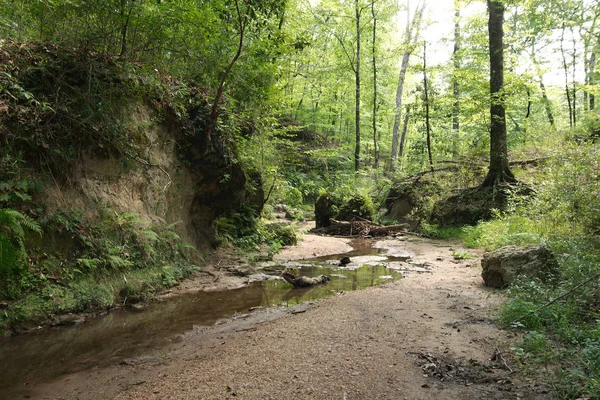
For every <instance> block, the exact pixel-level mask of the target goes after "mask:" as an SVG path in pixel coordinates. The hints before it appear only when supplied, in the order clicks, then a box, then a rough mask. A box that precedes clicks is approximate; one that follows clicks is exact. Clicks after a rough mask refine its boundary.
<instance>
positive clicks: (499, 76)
mask: <svg viewBox="0 0 600 400" xmlns="http://www.w3.org/2000/svg"><path fill="white" fill-rule="evenodd" d="M487 6H488V13H489V20H488V33H489V51H490V99H491V105H490V166H489V171H488V174H487V176H486V178H485V180H484V181H483V183H482V186H494V185H496V184H499V183H503V182H514V181H515V176H514V175H513V173H512V172H511V171H510V168H509V166H508V146H507V143H506V111H505V108H504V47H503V46H504V45H503V36H504V29H503V27H502V24H503V22H504V5H503V4H502V2H501V1H499V0H487Z"/></svg>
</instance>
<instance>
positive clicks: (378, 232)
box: [311, 221, 409, 237]
mask: <svg viewBox="0 0 600 400" xmlns="http://www.w3.org/2000/svg"><path fill="white" fill-rule="evenodd" d="M408 230H409V226H408V224H400V225H390V226H381V225H377V224H375V223H373V222H371V221H350V222H345V221H336V222H335V223H333V224H331V225H330V226H326V227H322V228H315V229H312V230H311V232H312V233H316V234H318V235H329V236H347V237H365V236H389V235H393V234H396V233H400V232H408Z"/></svg>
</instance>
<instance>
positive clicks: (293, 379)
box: [21, 235, 550, 400]
mask: <svg viewBox="0 0 600 400" xmlns="http://www.w3.org/2000/svg"><path fill="white" fill-rule="evenodd" d="M347 243H348V241H347V240H344V239H335V238H323V237H319V236H312V235H307V236H306V238H305V240H304V241H302V242H301V243H300V244H299V245H298V246H296V247H293V248H290V249H286V250H285V251H284V252H283V253H281V254H280V255H279V256H278V258H279V259H281V260H287V259H298V258H302V257H312V256H314V255H323V254H326V253H330V254H332V253H339V252H340V250H342V251H343V250H344V249H348V247H347V246H348V245H347ZM381 244H382V245H384V246H385V247H388V248H390V249H391V251H406V252H409V253H411V254H412V255H413V262H414V263H416V264H419V265H421V264H423V265H424V266H425V267H426V269H428V271H427V272H421V273H408V275H407V277H406V278H405V279H401V280H399V281H396V282H394V283H390V284H387V285H383V286H379V287H375V288H371V289H367V290H362V291H356V292H347V293H343V294H340V295H337V296H334V297H330V298H327V299H323V300H319V301H317V302H315V303H313V304H304V305H301V306H298V307H295V308H292V309H274V310H261V311H257V312H253V313H251V314H249V315H248V316H244V317H243V318H237V319H232V320H231V321H229V322H227V323H225V324H221V325H217V326H213V327H196V328H195V329H194V330H193V331H191V332H188V333H186V334H185V335H183V336H182V337H180V338H179V340H178V341H177V342H175V343H172V344H170V345H169V346H168V347H166V348H161V349H157V350H156V352H154V353H152V354H147V355H146V356H144V357H140V358H138V359H136V360H134V361H133V362H127V363H121V364H119V365H113V366H111V367H109V368H104V369H94V370H88V371H84V372H79V373H75V374H71V375H68V376H63V377H62V378H60V379H58V380H56V381H54V382H50V383H47V384H44V385H38V386H36V387H34V388H28V389H27V394H26V396H30V397H29V398H39V399H121V400H133V399H229V398H239V399H277V400H280V399H339V400H351V399H410V400H413V399H546V398H550V397H549V395H548V394H545V392H546V390H545V388H543V387H541V386H538V385H534V384H533V383H532V382H530V381H529V380H528V379H527V378H525V377H523V376H522V375H521V374H520V373H519V372H518V371H515V372H513V371H514V369H515V367H514V365H512V364H511V360H510V355H509V352H507V349H508V348H509V346H510V343H511V341H514V340H515V339H516V338H515V337H514V334H513V333H510V332H507V331H503V330H500V329H499V328H498V327H497V326H495V325H494V324H493V323H492V322H491V321H490V320H489V318H490V317H491V316H492V315H493V312H494V311H495V310H496V309H497V306H498V304H499V303H500V302H501V301H502V298H501V297H500V296H499V295H498V294H497V293H496V292H493V291H490V290H488V289H486V288H484V287H483V286H482V280H481V277H480V267H479V260H478V259H477V258H475V259H469V260H454V259H453V257H452V251H453V249H454V247H453V246H454V245H456V244H453V243H449V242H437V241H431V240H425V239H420V238H403V240H400V239H393V240H386V241H384V242H382V243H381ZM494 353H496V354H497V355H498V354H501V355H500V356H497V357H496V361H492V360H491V358H492V357H493V355H494ZM122 364H124V365H122ZM511 370H513V371H511ZM21 398H22V397H21Z"/></svg>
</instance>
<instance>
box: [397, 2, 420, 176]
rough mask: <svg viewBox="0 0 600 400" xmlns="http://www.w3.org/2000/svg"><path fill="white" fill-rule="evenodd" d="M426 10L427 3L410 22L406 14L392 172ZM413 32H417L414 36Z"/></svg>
mask: <svg viewBox="0 0 600 400" xmlns="http://www.w3.org/2000/svg"><path fill="white" fill-rule="evenodd" d="M424 10H425V1H423V3H422V4H421V7H420V8H419V6H417V8H416V10H415V15H414V16H413V19H412V21H409V19H410V15H409V11H408V10H407V12H406V19H407V21H406V32H405V41H406V45H407V46H408V48H407V49H406V51H405V52H404V55H403V56H402V64H401V65H400V75H399V77H398V86H397V88H396V115H395V118H394V128H393V131H392V157H391V162H390V170H391V171H393V170H394V169H395V167H396V160H397V159H398V136H399V135H398V133H399V130H400V121H401V119H402V92H403V91H404V80H405V79H406V70H407V69H408V61H409V60H410V56H411V54H412V52H413V51H414V49H415V47H416V44H417V41H418V40H419V32H420V28H421V19H422V16H423V11H424ZM413 30H414V31H415V32H414V34H413Z"/></svg>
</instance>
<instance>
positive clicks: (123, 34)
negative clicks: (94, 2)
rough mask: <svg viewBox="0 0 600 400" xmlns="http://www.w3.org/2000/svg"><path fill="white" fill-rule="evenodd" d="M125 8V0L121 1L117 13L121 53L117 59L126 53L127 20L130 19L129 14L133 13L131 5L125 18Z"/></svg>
mask: <svg viewBox="0 0 600 400" xmlns="http://www.w3.org/2000/svg"><path fill="white" fill-rule="evenodd" d="M126 6H127V0H121V7H120V10H119V13H120V15H121V21H122V24H121V52H120V53H119V57H123V56H124V55H125V53H126V52H127V29H128V28H129V19H130V18H131V13H132V11H133V5H132V6H131V7H130V8H129V12H128V13H127V16H125V8H126Z"/></svg>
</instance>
